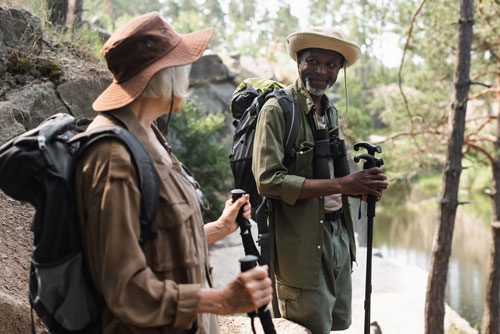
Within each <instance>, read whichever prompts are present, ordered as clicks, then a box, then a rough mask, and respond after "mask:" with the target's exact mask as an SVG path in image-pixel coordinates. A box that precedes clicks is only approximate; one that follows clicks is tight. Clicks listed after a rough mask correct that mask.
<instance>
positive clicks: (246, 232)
mask: <svg viewBox="0 0 500 334" xmlns="http://www.w3.org/2000/svg"><path fill="white" fill-rule="evenodd" d="M231 194H232V199H233V202H236V201H237V200H238V198H240V197H241V196H243V195H245V194H246V192H245V190H242V189H233V190H231ZM236 222H237V223H238V226H239V227H240V235H241V241H242V243H243V248H244V249H245V255H250V254H251V255H255V256H257V258H258V259H260V254H259V251H258V250H257V247H255V242H254V241H253V237H252V233H251V230H250V229H251V228H252V224H251V223H250V222H249V221H248V220H246V219H245V218H243V207H242V208H241V209H240V211H239V212H238V216H237V217H236ZM259 263H260V261H259Z"/></svg>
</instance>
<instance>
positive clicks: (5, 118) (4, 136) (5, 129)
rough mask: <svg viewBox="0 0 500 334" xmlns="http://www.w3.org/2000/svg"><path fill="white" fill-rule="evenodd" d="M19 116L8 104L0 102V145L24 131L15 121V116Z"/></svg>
mask: <svg viewBox="0 0 500 334" xmlns="http://www.w3.org/2000/svg"><path fill="white" fill-rule="evenodd" d="M16 113H17V115H20V111H18V110H16V109H15V108H14V106H13V105H12V104H11V103H10V102H0V144H3V143H4V142H6V141H7V140H9V139H10V138H12V137H15V136H17V135H19V134H21V133H23V132H24V131H26V129H25V128H24V127H23V125H22V124H21V123H19V122H18V121H17V120H16V117H15V115H16Z"/></svg>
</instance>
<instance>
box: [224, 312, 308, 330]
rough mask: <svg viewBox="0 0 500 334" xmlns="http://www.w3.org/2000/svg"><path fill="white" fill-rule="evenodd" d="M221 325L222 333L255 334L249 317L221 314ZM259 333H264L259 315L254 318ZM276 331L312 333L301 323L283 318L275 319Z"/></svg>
mask: <svg viewBox="0 0 500 334" xmlns="http://www.w3.org/2000/svg"><path fill="white" fill-rule="evenodd" d="M218 320H219V327H220V333H221V334H253V332H252V327H251V323H250V318H249V317H243V316H240V317H238V316H219V317H218ZM254 322H255V331H256V333H257V334H264V331H263V330H262V326H261V324H260V320H259V318H258V317H256V318H255V319H254ZM273 324H274V328H275V329H276V333H286V334H310V333H311V331H310V330H308V329H307V328H305V327H302V326H301V325H299V324H296V323H294V322H291V321H288V320H286V319H283V318H275V319H273Z"/></svg>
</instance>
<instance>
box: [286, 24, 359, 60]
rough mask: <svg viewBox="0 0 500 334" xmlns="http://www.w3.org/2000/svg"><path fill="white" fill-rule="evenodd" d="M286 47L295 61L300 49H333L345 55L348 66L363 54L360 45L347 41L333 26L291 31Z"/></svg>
mask: <svg viewBox="0 0 500 334" xmlns="http://www.w3.org/2000/svg"><path fill="white" fill-rule="evenodd" d="M286 47H287V50H288V54H289V55H290V57H292V59H293V60H295V61H297V52H299V51H300V50H304V49H310V48H317V49H326V50H333V51H336V52H338V53H340V54H342V55H343V56H344V58H345V60H346V63H345V66H346V67H349V66H351V65H353V64H354V63H355V62H356V61H357V60H358V59H359V56H360V54H361V50H360V49H359V46H357V45H356V44H354V43H352V42H348V41H346V40H345V39H344V34H343V33H342V32H341V31H340V30H336V29H333V28H331V27H313V28H310V29H308V30H305V31H298V32H294V33H291V34H290V35H288V37H287V38H286Z"/></svg>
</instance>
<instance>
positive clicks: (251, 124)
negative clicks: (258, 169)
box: [229, 78, 300, 264]
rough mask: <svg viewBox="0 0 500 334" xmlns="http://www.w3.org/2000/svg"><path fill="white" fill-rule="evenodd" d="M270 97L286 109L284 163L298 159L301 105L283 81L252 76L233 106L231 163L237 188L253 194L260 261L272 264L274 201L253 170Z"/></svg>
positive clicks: (247, 80)
mask: <svg viewBox="0 0 500 334" xmlns="http://www.w3.org/2000/svg"><path fill="white" fill-rule="evenodd" d="M270 98H276V99H278V102H279V104H280V106H281V109H282V110H283V117H284V118H285V136H284V138H283V147H284V150H285V157H284V161H283V163H284V165H285V166H288V165H289V164H290V163H291V162H293V161H294V160H295V149H294V143H295V140H296V139H297V135H298V132H299V127H300V117H299V108H298V106H297V103H296V102H295V100H294V98H293V96H292V94H291V93H290V92H288V91H287V90H285V89H284V86H283V85H282V84H281V83H279V82H276V81H273V80H268V79H260V78H251V79H246V80H244V81H243V82H242V83H241V84H240V85H239V86H238V88H236V90H235V91H234V93H233V96H232V98H231V105H230V111H231V114H232V115H233V117H234V118H235V120H234V121H233V125H234V126H235V131H234V136H233V142H232V149H231V155H230V156H229V162H230V165H231V170H232V173H233V177H234V185H235V188H238V189H242V190H244V191H245V192H246V193H248V194H250V202H251V204H252V218H253V219H254V220H255V221H256V222H257V225H258V229H259V243H260V246H261V254H253V255H257V256H259V257H260V260H259V263H261V264H269V242H268V239H269V232H268V229H267V216H268V214H269V210H270V207H269V206H270V204H271V202H270V201H269V200H264V198H263V197H262V196H261V195H260V194H259V192H258V190H257V185H256V184H255V179H254V176H253V173H252V150H253V141H254V136H255V128H256V125H257V118H258V116H259V112H260V110H261V108H262V107H263V106H264V103H265V102H266V101H267V100H268V99H270ZM244 232H246V231H241V233H242V235H243V233H244ZM244 243H245V242H244ZM254 248H255V247H254ZM246 249H247V248H246ZM251 253H254V252H251Z"/></svg>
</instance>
